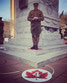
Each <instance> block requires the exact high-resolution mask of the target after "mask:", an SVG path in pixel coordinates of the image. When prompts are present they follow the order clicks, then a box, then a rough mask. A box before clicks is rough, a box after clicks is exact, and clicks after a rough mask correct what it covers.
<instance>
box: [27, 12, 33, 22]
mask: <svg viewBox="0 0 67 83" xmlns="http://www.w3.org/2000/svg"><path fill="white" fill-rule="evenodd" d="M27 20H28V21H32V20H33V17H32V14H31V11H30V12H29V15H28V17H27Z"/></svg>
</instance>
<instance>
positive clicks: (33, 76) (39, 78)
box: [22, 69, 52, 82]
mask: <svg viewBox="0 0 67 83" xmlns="http://www.w3.org/2000/svg"><path fill="white" fill-rule="evenodd" d="M22 77H23V78H24V79H25V80H27V81H30V82H46V81H48V80H50V79H51V78H52V74H51V73H50V72H49V71H46V70H44V69H29V70H26V71H24V72H23V73H22Z"/></svg>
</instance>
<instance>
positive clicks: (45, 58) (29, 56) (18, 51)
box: [0, 45, 67, 68]
mask: <svg viewBox="0 0 67 83" xmlns="http://www.w3.org/2000/svg"><path fill="white" fill-rule="evenodd" d="M4 46H5V47H6V45H4ZM65 49H66V50H65ZM0 51H1V52H3V53H6V54H9V55H6V56H8V57H10V58H13V59H16V60H19V61H21V62H23V63H25V64H28V65H30V66H33V67H36V68H39V67H42V66H44V65H46V64H48V63H50V62H54V61H56V60H59V59H62V58H64V57H67V45H57V46H53V47H46V48H45V49H44V48H42V50H30V49H29V47H22V46H21V47H20V46H17V47H16V46H12V45H8V46H7V47H6V49H5V50H0Z"/></svg>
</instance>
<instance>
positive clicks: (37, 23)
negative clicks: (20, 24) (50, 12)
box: [28, 2, 44, 50]
mask: <svg viewBox="0 0 67 83" xmlns="http://www.w3.org/2000/svg"><path fill="white" fill-rule="evenodd" d="M38 5H39V3H38V2H35V3H33V6H34V9H33V10H31V11H30V12H29V15H28V21H30V22H31V33H32V41H33V47H31V49H35V50H38V42H39V37H40V33H41V21H43V20H44V16H43V13H42V11H41V10H39V9H38Z"/></svg>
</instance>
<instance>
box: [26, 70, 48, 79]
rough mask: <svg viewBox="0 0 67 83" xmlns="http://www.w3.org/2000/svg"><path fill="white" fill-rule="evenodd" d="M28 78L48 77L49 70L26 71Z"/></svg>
mask: <svg viewBox="0 0 67 83" xmlns="http://www.w3.org/2000/svg"><path fill="white" fill-rule="evenodd" d="M26 75H27V76H26V78H39V79H47V76H48V72H45V73H43V72H41V71H39V70H35V71H32V72H26Z"/></svg>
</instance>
